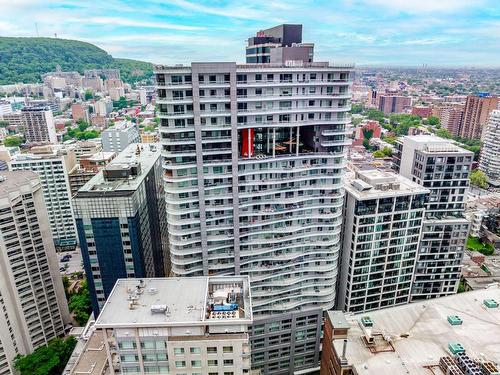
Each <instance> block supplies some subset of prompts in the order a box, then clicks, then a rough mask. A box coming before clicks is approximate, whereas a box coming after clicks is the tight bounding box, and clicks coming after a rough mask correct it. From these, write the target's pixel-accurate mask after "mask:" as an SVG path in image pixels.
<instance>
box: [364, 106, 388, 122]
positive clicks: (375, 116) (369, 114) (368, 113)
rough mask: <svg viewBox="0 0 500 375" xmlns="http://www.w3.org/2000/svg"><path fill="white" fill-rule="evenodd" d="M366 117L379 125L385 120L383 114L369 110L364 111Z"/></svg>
mask: <svg viewBox="0 0 500 375" xmlns="http://www.w3.org/2000/svg"><path fill="white" fill-rule="evenodd" d="M366 117H367V118H368V119H369V120H375V121H378V122H380V123H381V124H382V123H383V122H384V120H385V114H384V112H382V111H379V110H377V109H369V110H368V111H366Z"/></svg>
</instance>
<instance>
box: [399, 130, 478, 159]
mask: <svg viewBox="0 0 500 375" xmlns="http://www.w3.org/2000/svg"><path fill="white" fill-rule="evenodd" d="M402 142H403V143H404V144H407V143H412V144H414V148H415V149H417V150H420V151H423V152H428V153H440V152H457V153H458V152H460V153H464V154H470V155H473V152H472V151H468V150H465V149H463V148H462V147H460V146H458V145H457V144H455V143H454V141H452V140H450V139H445V138H441V137H437V136H435V135H432V134H419V135H407V136H404V137H402Z"/></svg>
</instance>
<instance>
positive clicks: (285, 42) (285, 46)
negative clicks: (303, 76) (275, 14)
mask: <svg viewBox="0 0 500 375" xmlns="http://www.w3.org/2000/svg"><path fill="white" fill-rule="evenodd" d="M313 57H314V43H302V25H290V24H283V25H278V26H275V27H271V28H270V29H266V30H261V31H258V32H257V34H256V36H254V37H251V38H248V45H247V47H246V62H247V63H273V64H274V63H276V64H285V62H287V61H294V62H301V63H311V62H312V61H313Z"/></svg>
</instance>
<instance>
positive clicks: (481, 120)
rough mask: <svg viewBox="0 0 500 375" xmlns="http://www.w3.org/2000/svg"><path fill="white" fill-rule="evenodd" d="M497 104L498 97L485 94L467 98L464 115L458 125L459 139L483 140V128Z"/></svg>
mask: <svg viewBox="0 0 500 375" xmlns="http://www.w3.org/2000/svg"><path fill="white" fill-rule="evenodd" d="M498 103H499V99H498V97H496V96H490V95H489V94H486V93H482V94H478V95H469V96H467V100H466V102H465V110H464V115H463V117H462V122H461V123H460V129H459V135H460V137H462V138H470V139H483V136H484V128H485V127H486V123H487V122H488V118H489V116H490V113H491V111H493V110H494V109H498Z"/></svg>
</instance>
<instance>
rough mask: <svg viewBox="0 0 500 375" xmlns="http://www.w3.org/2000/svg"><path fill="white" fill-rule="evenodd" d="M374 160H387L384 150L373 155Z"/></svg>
mask: <svg viewBox="0 0 500 375" xmlns="http://www.w3.org/2000/svg"><path fill="white" fill-rule="evenodd" d="M373 157H374V158H385V154H384V152H383V151H382V150H377V151H375V152H374V153H373Z"/></svg>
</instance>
